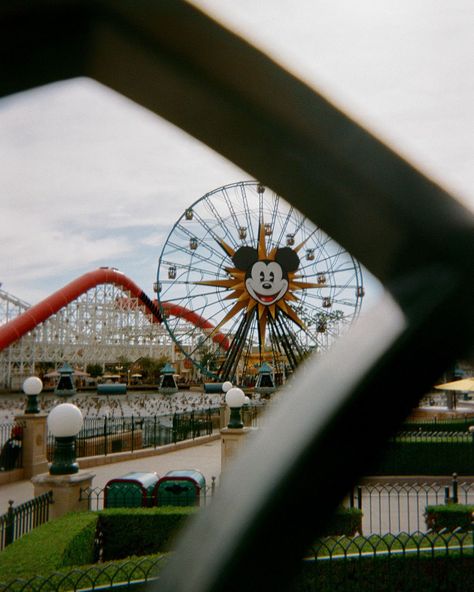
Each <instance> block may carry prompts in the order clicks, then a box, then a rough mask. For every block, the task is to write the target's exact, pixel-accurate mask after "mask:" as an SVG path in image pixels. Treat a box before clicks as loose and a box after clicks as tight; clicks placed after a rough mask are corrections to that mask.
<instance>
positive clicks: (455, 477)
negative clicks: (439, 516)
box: [452, 473, 459, 504]
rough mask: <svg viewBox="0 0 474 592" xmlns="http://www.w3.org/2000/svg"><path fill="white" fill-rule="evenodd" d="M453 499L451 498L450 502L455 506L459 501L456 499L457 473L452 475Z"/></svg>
mask: <svg viewBox="0 0 474 592" xmlns="http://www.w3.org/2000/svg"><path fill="white" fill-rule="evenodd" d="M452 484H453V497H452V502H453V504H457V503H458V501H459V498H458V475H457V473H453V481H452Z"/></svg>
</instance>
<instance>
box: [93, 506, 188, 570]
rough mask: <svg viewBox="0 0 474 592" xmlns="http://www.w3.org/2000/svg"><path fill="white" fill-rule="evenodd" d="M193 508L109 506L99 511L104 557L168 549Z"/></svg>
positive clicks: (112, 557) (119, 557) (106, 558)
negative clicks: (111, 507)
mask: <svg viewBox="0 0 474 592" xmlns="http://www.w3.org/2000/svg"><path fill="white" fill-rule="evenodd" d="M195 512H196V508H195V507H172V506H167V507H162V508H113V509H108V510H103V511H101V512H100V519H99V520H100V524H99V528H100V530H101V532H102V535H103V541H104V560H110V559H121V558H124V557H128V556H130V555H148V554H150V553H158V552H162V551H168V550H169V549H170V547H171V545H172V542H173V540H174V538H175V536H176V533H177V532H178V531H179V530H180V529H181V528H182V526H183V524H184V523H185V522H186V521H187V520H188V518H189V516H190V515H192V514H194V513H195Z"/></svg>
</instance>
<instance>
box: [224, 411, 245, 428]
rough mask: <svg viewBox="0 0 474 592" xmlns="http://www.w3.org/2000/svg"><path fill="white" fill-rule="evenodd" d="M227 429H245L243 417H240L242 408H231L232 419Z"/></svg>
mask: <svg viewBox="0 0 474 592" xmlns="http://www.w3.org/2000/svg"><path fill="white" fill-rule="evenodd" d="M227 427H228V428H231V429H241V428H243V427H244V424H243V421H242V416H241V415H240V407H231V408H230V418H229V423H228V424H227Z"/></svg>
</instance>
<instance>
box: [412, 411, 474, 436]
mask: <svg viewBox="0 0 474 592" xmlns="http://www.w3.org/2000/svg"><path fill="white" fill-rule="evenodd" d="M472 425H474V416H473V415H467V414H466V415H464V416H459V415H458V416H457V417H417V418H413V419H409V420H408V421H406V422H405V423H404V424H403V428H402V430H403V431H404V432H418V431H424V432H468V431H469V427H470V426H472Z"/></svg>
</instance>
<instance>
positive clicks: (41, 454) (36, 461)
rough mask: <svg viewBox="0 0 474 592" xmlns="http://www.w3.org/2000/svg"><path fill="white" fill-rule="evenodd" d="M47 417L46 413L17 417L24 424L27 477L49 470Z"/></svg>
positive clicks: (24, 452) (23, 441)
mask: <svg viewBox="0 0 474 592" xmlns="http://www.w3.org/2000/svg"><path fill="white" fill-rule="evenodd" d="M46 418H47V415H46V414H45V413H35V414H25V415H17V416H16V417H15V420H16V422H17V423H18V424H20V425H22V426H23V440H22V448H23V451H22V455H23V469H24V475H25V477H26V478H29V477H33V476H34V475H38V474H39V473H44V472H45V471H47V470H48V460H47V458H46V444H47V429H46Z"/></svg>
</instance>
